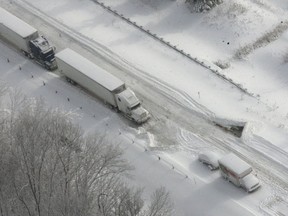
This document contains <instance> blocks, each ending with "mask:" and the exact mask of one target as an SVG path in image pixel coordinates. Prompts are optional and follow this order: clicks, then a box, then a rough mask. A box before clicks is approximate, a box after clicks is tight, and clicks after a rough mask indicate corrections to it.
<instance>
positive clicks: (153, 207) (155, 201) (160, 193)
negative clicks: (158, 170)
mask: <svg viewBox="0 0 288 216" xmlns="http://www.w3.org/2000/svg"><path fill="white" fill-rule="evenodd" d="M172 213H173V203H172V201H171V198H170V195H169V192H168V191H167V190H166V189H165V188H164V187H160V188H158V189H157V190H156V191H155V192H154V193H153V195H152V197H151V203H150V206H149V208H148V213H147V214H146V215H147V216H169V215H172Z"/></svg>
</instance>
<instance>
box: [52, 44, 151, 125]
mask: <svg viewBox="0 0 288 216" xmlns="http://www.w3.org/2000/svg"><path fill="white" fill-rule="evenodd" d="M55 56H56V60H57V64H58V68H59V71H60V73H62V74H64V76H65V77H66V79H67V81H68V82H70V83H72V84H78V85H80V86H82V87H83V88H85V89H87V90H88V91H89V92H91V93H92V94H93V95H95V96H97V97H98V98H100V99H102V100H103V101H104V102H105V103H107V104H110V106H112V107H113V108H115V109H116V110H117V111H118V110H119V111H120V112H122V113H123V114H124V115H125V116H126V117H127V118H128V119H131V120H133V121H135V122H136V123H139V124H140V123H143V122H145V121H147V120H148V119H149V117H150V115H149V113H148V111H147V110H145V109H144V108H143V107H142V106H141V103H140V101H139V99H138V98H137V97H136V95H135V94H134V92H133V91H132V90H131V89H130V88H127V87H126V85H125V83H124V82H123V81H121V80H120V79H118V78H117V77H115V76H113V75H112V74H110V73H108V72H107V71H105V70H103V69H102V68H100V67H98V66H97V65H95V64H94V63H92V62H91V61H89V60H88V59H86V58H84V57H83V56H81V55H79V54H78V53H76V52H75V51H73V50H71V49H69V48H67V49H65V50H62V51H61V52H58V53H57V54H56V55H55Z"/></svg>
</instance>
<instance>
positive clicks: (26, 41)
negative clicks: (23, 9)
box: [0, 8, 57, 70]
mask: <svg viewBox="0 0 288 216" xmlns="http://www.w3.org/2000/svg"><path fill="white" fill-rule="evenodd" d="M0 39H2V40H4V41H7V42H9V43H10V44H12V45H13V46H14V47H16V48H17V49H19V50H20V51H21V52H23V53H24V55H25V56H27V57H29V58H32V59H35V61H36V62H37V63H39V64H41V65H42V66H44V67H45V68H46V69H48V70H54V69H56V68H57V64H56V61H55V56H54V55H55V52H54V50H55V47H53V46H51V45H50V44H49V42H48V40H47V39H46V38H45V37H44V36H42V35H39V33H38V31H37V30H36V29H35V28H33V27H32V26H30V25H28V24H27V23H25V22H24V21H22V20H21V19H19V18H18V17H16V16H14V15H13V14H11V13H9V12H8V11H6V10H4V9H3V8H0Z"/></svg>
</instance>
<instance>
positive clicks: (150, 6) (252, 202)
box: [0, 0, 288, 216]
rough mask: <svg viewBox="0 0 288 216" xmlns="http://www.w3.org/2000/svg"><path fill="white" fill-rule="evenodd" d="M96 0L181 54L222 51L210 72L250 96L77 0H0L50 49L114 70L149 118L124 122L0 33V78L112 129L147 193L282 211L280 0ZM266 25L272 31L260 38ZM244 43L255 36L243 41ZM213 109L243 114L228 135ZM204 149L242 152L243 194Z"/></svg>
mask: <svg viewBox="0 0 288 216" xmlns="http://www.w3.org/2000/svg"><path fill="white" fill-rule="evenodd" d="M103 2H104V3H105V5H109V6H110V7H111V8H114V9H115V10H117V11H119V13H121V14H123V15H124V16H126V17H128V18H130V19H131V20H134V21H135V22H137V23H139V25H142V26H144V27H145V28H146V29H149V30H150V31H151V32H155V34H157V35H160V36H161V37H163V38H165V39H166V40H168V41H170V42H171V43H172V44H175V45H176V46H177V47H182V48H183V49H185V51H186V52H187V53H190V55H191V56H194V57H197V58H198V59H203V60H205V61H207V62H209V63H210V64H211V65H215V64H218V66H219V65H220V64H219V63H221V64H224V63H225V64H226V66H227V65H228V66H227V68H223V70H221V73H222V74H224V75H225V76H227V77H229V78H231V80H232V81H231V82H235V83H239V84H241V85H242V86H243V87H244V88H247V90H248V92H252V93H253V95H254V96H249V95H247V94H245V93H244V92H242V91H241V90H239V89H238V88H236V87H235V86H234V85H233V84H232V83H231V82H227V81H224V80H223V79H221V78H220V77H219V76H217V75H215V74H214V73H212V72H211V71H210V70H208V69H207V68H204V67H202V66H201V65H199V64H196V63H195V62H193V61H191V60H190V59H188V58H186V57H184V56H183V55H180V54H179V53H177V52H175V51H174V50H173V49H171V48H169V47H167V46H165V45H164V44H162V43H159V41H157V40H155V39H153V38H152V37H150V36H149V35H147V34H145V33H144V32H142V31H139V30H138V29H137V28H135V27H134V26H132V25H130V24H128V23H127V22H126V21H125V20H122V19H120V18H119V17H116V16H115V15H113V14H111V13H110V12H108V11H107V10H105V9H103V8H102V7H100V6H99V5H98V4H95V2H93V1H82V0H62V1H56V0H51V1H44V0H38V1H36V2H35V1H33V0H26V1H22V0H10V1H5V0H1V1H0V6H1V7H3V8H6V9H7V10H9V11H11V12H12V13H14V14H16V15H18V16H20V17H22V19H23V20H25V21H26V22H28V23H29V24H31V25H32V26H34V27H35V28H37V29H39V30H40V31H41V32H42V33H43V34H45V36H47V38H48V39H49V40H50V41H52V43H54V44H55V45H56V47H57V50H58V51H59V50H62V49H63V48H65V47H70V48H72V49H74V50H77V51H78V52H79V53H81V54H82V55H84V56H85V57H87V58H89V59H90V60H92V61H94V62H95V63H97V64H98V65H99V66H101V67H103V68H105V69H107V70H109V71H110V72H111V73H113V74H114V75H116V76H118V77H119V78H121V79H122V80H123V81H125V82H126V83H127V84H128V85H129V86H131V88H132V89H133V90H135V92H136V94H137V95H138V96H139V98H140V99H142V100H143V102H144V106H145V107H146V108H147V109H148V110H149V111H150V112H151V114H152V116H153V117H152V119H151V121H149V122H148V123H147V124H145V125H143V126H142V127H135V125H133V124H131V123H130V122H129V121H128V120H126V119H124V118H123V117H122V116H121V115H119V114H117V113H114V112H113V111H111V110H110V109H108V108H107V107H106V106H105V105H104V104H103V103H102V102H101V101H99V100H97V99H94V98H93V97H91V96H90V95H89V94H87V93H86V92H84V91H83V90H81V89H80V88H77V87H74V86H70V85H69V84H67V83H66V82H65V81H64V79H62V78H60V77H59V76H58V75H57V72H56V74H55V73H51V72H47V71H45V70H44V69H42V68H41V67H40V66H38V65H36V64H35V63H33V62H31V61H29V60H27V59H25V58H24V57H22V56H21V55H19V53H18V52H15V50H11V48H9V47H7V46H6V45H5V44H3V43H1V44H0V50H1V51H0V65H1V73H2V79H3V80H4V81H5V82H7V85H8V86H10V87H11V88H14V89H18V90H19V91H21V92H23V93H24V94H26V95H28V96H30V97H42V98H44V100H45V101H46V103H47V104H48V105H51V106H53V107H60V108H63V109H68V110H71V112H74V113H75V122H77V123H79V124H80V125H81V126H82V127H83V128H84V129H85V131H87V132H91V131H95V130H97V131H103V133H109V136H111V137H115V139H117V140H120V141H121V145H122V146H123V148H124V149H125V156H126V158H127V159H128V160H129V161H130V162H131V163H132V164H133V165H134V166H135V168H136V169H135V171H134V172H133V174H134V179H133V180H131V184H135V185H139V186H143V187H145V188H146V191H145V192H146V193H147V194H149V193H150V192H151V191H153V190H154V189H155V188H156V187H158V186H160V185H163V186H165V187H167V189H168V190H169V191H170V193H171V195H172V198H173V200H174V201H175V207H176V215H191V214H192V212H193V214H192V215H239V216H240V215H277V214H278V215H281V214H283V215H286V214H288V203H287V202H286V201H285V200H287V192H288V190H287V187H288V185H287V169H288V165H287V164H288V163H287V162H288V157H287V155H288V147H287V144H286V140H287V137H288V134H287V126H288V124H287V121H288V118H287V114H288V112H287V110H288V109H287V108H288V103H287V100H285V98H286V97H287V95H288V91H287V87H288V85H287V83H288V76H287V75H285V71H286V70H285V69H286V67H287V51H286V50H287V49H286V48H288V45H287V44H285V42H286V41H287V37H288V35H287V31H286V28H287V26H286V25H287V24H286V22H285V20H286V19H287V7H288V4H287V3H286V1H284V0H282V1H281V0H273V1H272V0H271V1H264V0H263V1H253V0H250V1H248V0H244V1H241V3H239V2H238V1H232V0H231V1H224V3H223V4H222V5H220V6H219V7H218V8H215V9H214V10H212V11H211V12H209V13H206V14H191V13H190V12H189V11H188V9H187V8H186V6H185V5H184V3H183V2H184V1H179V0H178V1H171V2H170V1H166V2H165V3H161V1H159V0H158V1H154V2H153V1H148V0H139V1H128V0H117V1H113V0H106V1H104V0H103ZM151 2H153V3H151ZM32 4H33V6H32ZM275 11H277V13H275ZM278 25H280V27H278V28H279V29H280V30H279V29H278V30H277V31H274V30H275V28H277V26H278ZM281 25H282V26H281ZM273 31H274V32H273ZM271 32H273V33H275V35H274V39H273V40H271V41H269V42H267V40H266V42H263V41H261V40H259V38H261V37H262V36H263V35H268V36H269V33H271ZM279 32H280V33H279ZM211 35H212V37H211ZM268 36H267V37H268ZM257 41H258V42H257ZM228 42H229V44H228ZM255 43H256V44H260V45H259V47H256V46H254V48H253V49H252V50H250V48H249V47H251V46H252V47H253V44H255ZM243 47H244V48H245V47H246V49H244V48H243ZM247 47H248V48H247ZM255 47H256V48H255ZM242 48H243V49H242ZM247 50H248V51H249V53H246V52H248V51H247ZM240 51H241V52H240ZM239 52H240V53H241V55H243V56H240V57H239ZM7 58H9V62H8V61H7ZM19 66H21V70H20V69H19ZM44 83H45V85H44ZM56 91H57V93H56ZM67 98H69V101H68V100H67ZM80 107H81V108H82V109H80ZM216 119H217V120H218V121H219V119H221V120H223V121H228V122H234V121H235V122H248V123H247V124H246V128H245V130H244V134H243V136H242V138H237V137H234V136H232V135H230V134H227V133H225V132H223V131H222V130H219V129H218V128H216V127H214V126H213V125H211V124H210V122H211V121H215V120H216ZM145 149H146V150H147V151H145ZM204 149H212V150H214V151H219V152H221V153H222V154H225V153H227V152H230V151H233V152H235V153H237V154H238V155H240V156H241V157H242V158H244V159H246V160H247V161H248V162H249V163H251V164H252V165H253V167H254V168H255V172H257V174H258V177H259V179H260V181H261V183H262V187H261V188H260V190H258V191H256V192H255V193H252V194H246V193H245V192H244V191H243V190H241V189H238V188H236V187H234V186H233V185H232V184H228V183H227V182H225V181H224V180H223V179H222V178H221V177H220V174H219V172H217V171H216V172H211V171H209V170H208V169H207V168H206V167H204V166H203V165H202V164H199V162H198V161H197V160H196V159H197V154H198V153H199V151H201V150H204ZM158 157H160V158H161V160H159V158H158ZM173 168H174V169H173ZM207 206H209V208H207Z"/></svg>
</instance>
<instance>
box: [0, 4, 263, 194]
mask: <svg viewBox="0 0 288 216" xmlns="http://www.w3.org/2000/svg"><path fill="white" fill-rule="evenodd" d="M0 39H2V40H4V41H6V42H8V43H10V44H12V45H13V46H14V47H15V48H17V49H18V50H20V51H21V52H22V53H23V54H24V55H25V56H27V57H29V58H31V59H34V60H35V61H36V62H37V63H39V64H40V65H42V66H43V67H45V68H46V69H48V70H51V71H52V70H55V69H57V68H58V69H59V71H60V72H61V73H62V74H63V75H64V76H65V77H66V80H67V81H68V82H69V83H71V84H78V85H80V86H82V87H84V88H85V89H87V90H88V91H89V92H90V93H92V94H93V95H95V96H96V97H98V98H100V99H102V100H103V101H104V102H105V103H107V104H109V105H110V106H111V107H112V108H113V109H115V110H116V111H120V112H122V113H123V114H124V116H126V117H127V118H128V119H130V120H132V121H134V122H136V123H139V124H141V123H143V122H146V121H147V120H148V119H149V117H150V114H149V112H148V111H147V110H146V109H144V108H143V107H142V106H141V103H140V100H139V99H138V98H137V97H136V95H135V93H134V92H133V91H132V90H131V89H130V88H128V87H126V85H125V83H124V82H123V81H121V80H120V79H118V78H117V77H115V76H113V75H112V74H110V73H108V72H107V71H105V70H103V69H102V68H100V67H98V66H97V65H95V64H94V63H93V62H91V61H89V60H88V59H86V58H84V57H83V56H81V55H79V54H78V53H77V52H75V51H73V50H71V49H69V48H66V49H64V50H62V51H60V52H58V53H57V54H55V47H53V46H52V45H50V44H49V42H48V40H47V39H46V38H45V37H44V36H42V35H40V34H39V33H38V31H37V30H36V29H35V28H33V27H32V26H30V25H28V24H27V23H25V22H23V21H22V20H21V19H19V18H18V17H16V16H14V15H13V14H11V13H9V12H8V11H6V10H4V9H2V8H0ZM198 159H199V161H200V162H203V163H205V164H207V165H208V167H209V168H210V169H211V170H215V169H218V168H219V169H220V172H221V175H222V176H223V177H224V179H226V180H228V181H230V182H232V183H233V184H235V185H236V186H238V187H243V188H244V189H245V190H246V191H248V192H251V191H254V190H256V189H257V188H259V187H260V183H259V180H258V179H257V178H256V177H255V176H254V175H253V174H252V167H251V166H250V165H249V164H247V163H246V162H245V161H243V160H241V159H240V158H238V157H237V156H236V155H234V154H232V153H231V154H228V155H226V156H224V157H222V158H220V157H219V155H217V154H215V153H213V152H204V153H201V154H199V158H198Z"/></svg>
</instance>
